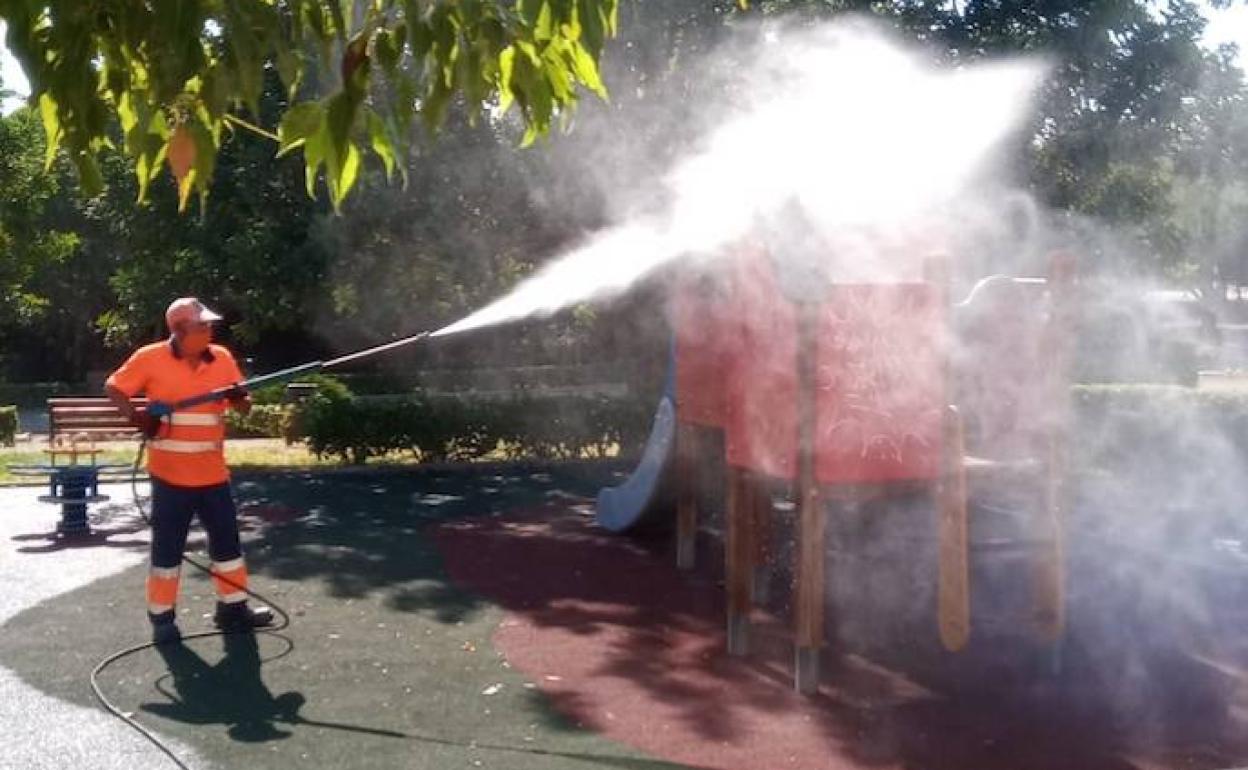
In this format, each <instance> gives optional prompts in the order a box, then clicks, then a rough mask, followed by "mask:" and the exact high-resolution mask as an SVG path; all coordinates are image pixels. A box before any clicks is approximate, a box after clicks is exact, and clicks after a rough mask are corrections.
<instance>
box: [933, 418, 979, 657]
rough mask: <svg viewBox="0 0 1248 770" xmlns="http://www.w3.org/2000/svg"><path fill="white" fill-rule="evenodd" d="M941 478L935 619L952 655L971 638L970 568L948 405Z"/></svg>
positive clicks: (958, 424) (961, 451)
mask: <svg viewBox="0 0 1248 770" xmlns="http://www.w3.org/2000/svg"><path fill="white" fill-rule="evenodd" d="M944 450H945V455H944V461H943V462H944V475H943V478H942V479H941V481H940V486H939V488H938V490H937V495H936V505H937V516H938V517H939V519H938V524H937V527H938V535H937V538H938V540H939V567H938V569H939V579H938V583H937V594H936V595H937V600H936V604H937V607H936V617H937V626H938V627H939V630H940V641H941V644H943V645H944V646H945V649H946V650H949V651H950V652H956V651H958V650H961V649H962V648H963V647H965V646H966V644H967V642H968V641H970V638H971V568H970V558H969V555H968V551H969V548H970V544H969V529H970V527H969V522H968V521H967V509H966V508H967V506H966V463H965V462H963V456H964V455H965V438H964V432H963V428H962V416H961V415H960V414H958V410H957V409H956V408H954V407H952V406H950V407H949V408H948V409H947V410H946V414H945V421H944Z"/></svg>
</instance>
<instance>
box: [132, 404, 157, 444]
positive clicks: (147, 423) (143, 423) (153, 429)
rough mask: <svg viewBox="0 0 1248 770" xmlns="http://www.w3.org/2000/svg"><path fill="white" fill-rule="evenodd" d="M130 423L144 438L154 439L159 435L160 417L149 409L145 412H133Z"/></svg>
mask: <svg viewBox="0 0 1248 770" xmlns="http://www.w3.org/2000/svg"><path fill="white" fill-rule="evenodd" d="M130 422H131V424H132V425H134V427H136V428H138V429H139V432H140V433H142V434H143V436H144V437H145V438H156V436H158V435H159V434H160V426H161V422H160V417H159V416H158V415H155V414H153V413H152V412H151V410H150V409H149V410H148V411H146V412H135V413H134V416H133V417H132V418H131V419H130Z"/></svg>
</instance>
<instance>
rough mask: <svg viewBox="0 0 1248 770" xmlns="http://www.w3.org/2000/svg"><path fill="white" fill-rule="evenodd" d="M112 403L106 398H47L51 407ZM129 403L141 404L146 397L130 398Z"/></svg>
mask: <svg viewBox="0 0 1248 770" xmlns="http://www.w3.org/2000/svg"><path fill="white" fill-rule="evenodd" d="M112 403H113V402H112V401H109V400H108V399H107V398H87V397H78V398H49V399H48V406H49V407H53V408H55V407H62V406H108V405H110V404H112ZM130 403H132V404H134V405H135V406H143V405H145V404H146V403H147V399H146V398H134V399H131V400H130Z"/></svg>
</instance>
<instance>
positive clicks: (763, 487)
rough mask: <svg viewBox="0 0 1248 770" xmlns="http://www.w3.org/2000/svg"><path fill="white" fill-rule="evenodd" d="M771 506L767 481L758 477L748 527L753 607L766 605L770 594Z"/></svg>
mask: <svg viewBox="0 0 1248 770" xmlns="http://www.w3.org/2000/svg"><path fill="white" fill-rule="evenodd" d="M773 510H774V508H773V505H772V498H771V488H770V487H769V486H768V484H767V480H766V479H764V478H762V477H759V478H757V479H756V480H755V487H754V505H753V508H752V509H751V512H752V514H753V516H754V520H753V522H752V524H751V527H750V536H751V539H752V541H753V542H752V548H751V551H752V553H751V557H750V564H751V567H752V575H751V581H750V601H751V602H752V603H753V605H754V606H755V607H758V606H760V605H763V604H766V603H767V599H768V596H769V594H770V592H771V571H770V568H769V566H768V562H769V561H770V559H769V558H768V556H769V550H770V548H771V528H772V522H771V518H772V513H773Z"/></svg>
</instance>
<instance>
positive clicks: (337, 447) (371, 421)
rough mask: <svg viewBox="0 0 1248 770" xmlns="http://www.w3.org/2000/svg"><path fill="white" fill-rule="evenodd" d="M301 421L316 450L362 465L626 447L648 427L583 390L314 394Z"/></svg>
mask: <svg viewBox="0 0 1248 770" xmlns="http://www.w3.org/2000/svg"><path fill="white" fill-rule="evenodd" d="M643 414H644V417H643V416H642V415H643ZM300 419H301V420H302V427H303V429H304V430H305V431H306V435H307V441H308V446H309V448H310V449H311V450H312V451H313V452H314V453H316V454H317V455H321V456H326V455H328V456H335V457H338V458H340V459H341V460H343V461H344V462H351V463H363V462H366V461H367V460H368V459H369V458H373V457H381V456H384V455H387V454H391V453H394V452H401V453H405V454H409V455H410V456H412V457H415V458H417V459H419V460H421V461H442V460H458V461H464V460H473V459H477V458H481V457H486V456H488V455H491V454H493V453H496V452H497V453H500V455H501V456H503V457H507V458H511V459H520V458H540V459H571V458H576V457H585V456H599V457H600V456H605V455H606V454H607V452H608V450H611V449H614V448H620V449H621V450H622V451H629V450H631V449H632V448H633V446H634V444H639V443H640V441H639V440H638V437H639V436H644V435H645V432H646V430H647V429H648V427H649V410H647V409H643V408H641V407H639V406H638V405H637V404H635V403H633V402H631V401H627V400H623V401H622V400H613V399H607V398H600V397H586V396H573V397H567V396H559V397H554V396H549V397H541V396H522V397H517V398H513V399H507V400H485V399H470V398H463V397H428V396H411V397H402V398H341V397H336V396H332V395H327V394H318V395H317V396H315V397H314V398H312V399H310V400H309V401H308V402H307V404H306V405H305V407H304V408H303V409H302V410H301V415H300Z"/></svg>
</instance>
